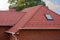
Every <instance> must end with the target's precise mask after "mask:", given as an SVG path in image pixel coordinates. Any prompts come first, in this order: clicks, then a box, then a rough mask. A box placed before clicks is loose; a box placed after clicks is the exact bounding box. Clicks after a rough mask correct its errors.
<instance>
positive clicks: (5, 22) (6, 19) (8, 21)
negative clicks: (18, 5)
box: [0, 9, 25, 26]
mask: <svg viewBox="0 0 60 40" xmlns="http://www.w3.org/2000/svg"><path fill="white" fill-rule="evenodd" d="M24 14H25V13H23V12H16V11H15V10H13V9H11V10H10V11H5V12H2V11H0V26H13V25H14V24H16V23H17V22H18V20H20V18H21V17H22V16H23V15H24Z"/></svg>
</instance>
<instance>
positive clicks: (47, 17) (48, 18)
mask: <svg viewBox="0 0 60 40" xmlns="http://www.w3.org/2000/svg"><path fill="white" fill-rule="evenodd" d="M45 16H46V19H47V20H48V21H51V20H53V18H52V16H51V15H50V14H45Z"/></svg>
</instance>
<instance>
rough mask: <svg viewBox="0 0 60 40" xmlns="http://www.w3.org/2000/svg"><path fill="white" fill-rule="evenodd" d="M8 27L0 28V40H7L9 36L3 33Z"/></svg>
mask: <svg viewBox="0 0 60 40" xmlns="http://www.w3.org/2000/svg"><path fill="white" fill-rule="evenodd" d="M9 28H10V27H1V26H0V40H9V34H7V33H5V31H6V30H8V29H9Z"/></svg>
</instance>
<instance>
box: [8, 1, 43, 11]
mask: <svg viewBox="0 0 60 40" xmlns="http://www.w3.org/2000/svg"><path fill="white" fill-rule="evenodd" d="M8 2H9V3H10V4H12V6H13V5H14V8H15V9H16V10H17V11H19V10H22V9H24V8H27V7H32V6H36V5H38V4H40V3H42V1H41V0H9V1H8Z"/></svg>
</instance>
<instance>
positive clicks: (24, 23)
mask: <svg viewBox="0 0 60 40" xmlns="http://www.w3.org/2000/svg"><path fill="white" fill-rule="evenodd" d="M22 12H27V13H26V14H25V15H24V16H23V18H22V19H21V20H20V21H19V22H18V23H17V24H16V25H15V26H14V27H12V28H11V29H9V30H8V31H7V32H9V33H14V34H15V33H16V32H17V31H18V30H19V29H60V15H57V14H56V13H55V12H53V11H51V10H49V9H48V8H47V7H45V6H42V5H38V6H35V7H31V8H28V9H25V10H23V11H22ZM46 13H48V14H50V15H51V16H52V17H53V19H54V20H53V21H48V20H47V19H46V17H45V16H44V15H45V14H46Z"/></svg>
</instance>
